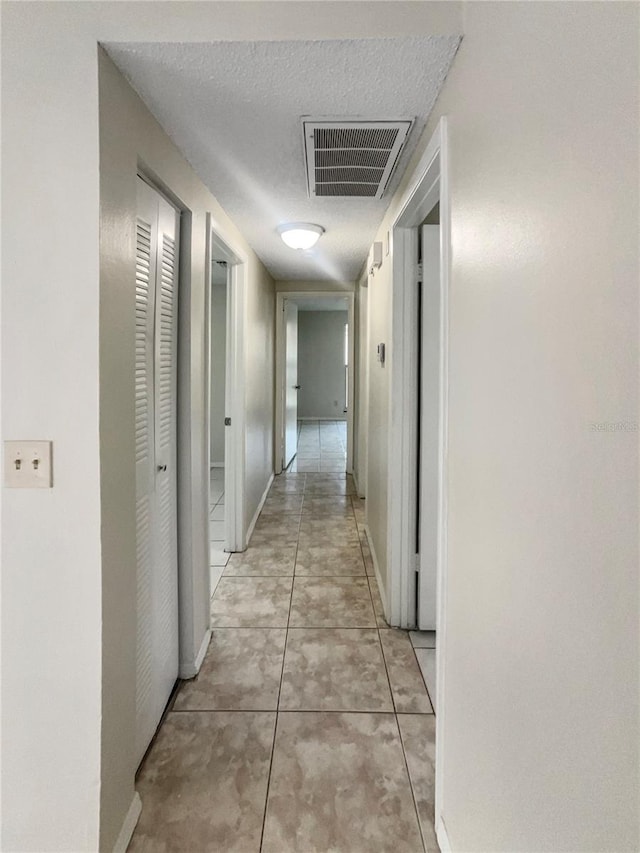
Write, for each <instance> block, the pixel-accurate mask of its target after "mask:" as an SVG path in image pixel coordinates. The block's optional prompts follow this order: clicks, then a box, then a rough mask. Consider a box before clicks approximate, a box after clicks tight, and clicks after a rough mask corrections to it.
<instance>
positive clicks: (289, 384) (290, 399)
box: [283, 299, 300, 468]
mask: <svg viewBox="0 0 640 853" xmlns="http://www.w3.org/2000/svg"><path fill="white" fill-rule="evenodd" d="M284 336H285V366H284V466H283V467H285V468H286V467H287V465H289V463H290V462H291V460H292V459H293V457H294V456H295V455H296V453H297V452H298V389H299V388H300V386H299V385H298V306H297V305H296V304H295V302H291V301H290V300H289V299H287V300H285V303H284Z"/></svg>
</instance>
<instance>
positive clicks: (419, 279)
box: [416, 261, 422, 284]
mask: <svg viewBox="0 0 640 853" xmlns="http://www.w3.org/2000/svg"><path fill="white" fill-rule="evenodd" d="M416 280H417V282H418V284H422V261H419V262H418V266H417V267H416Z"/></svg>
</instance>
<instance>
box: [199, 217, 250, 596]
mask: <svg viewBox="0 0 640 853" xmlns="http://www.w3.org/2000/svg"><path fill="white" fill-rule="evenodd" d="M210 234H211V240H210V247H209V258H210V261H209V286H208V292H207V316H208V323H207V335H208V337H207V341H206V352H207V371H206V372H207V410H206V413H205V420H206V423H207V436H208V441H207V450H206V466H207V471H208V476H207V478H206V482H207V487H208V496H207V497H208V500H207V512H208V515H209V520H208V535H209V581H210V590H209V592H210V595H213V593H214V591H215V588H216V586H217V585H218V582H219V580H220V577H221V576H222V573H223V572H224V569H225V566H226V564H227V562H228V560H229V555H230V554H231V553H232V552H234V551H243V550H244V549H245V547H246V533H245V522H244V466H245V457H244V422H245V415H244V360H243V345H242V339H243V337H242V336H243V328H244V327H243V324H242V316H243V313H242V305H243V299H244V269H245V263H244V259H243V257H242V256H241V255H240V254H239V253H237V252H236V251H235V250H234V249H233V248H232V247H231V246H229V245H228V244H227V243H226V242H224V241H223V240H222V238H221V237H220V236H219V235H218V233H217V232H216V231H215V229H213V228H212V229H211V230H210Z"/></svg>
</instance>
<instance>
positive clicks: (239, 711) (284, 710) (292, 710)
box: [167, 629, 435, 717]
mask: <svg viewBox="0 0 640 853" xmlns="http://www.w3.org/2000/svg"><path fill="white" fill-rule="evenodd" d="M293 630H295V629H293ZM169 714H387V715H388V716H390V717H435V714H427V713H425V712H424V711H394V710H393V709H389V710H386V711H385V710H384V709H382V710H381V709H380V708H360V709H354V708H281V709H280V710H276V709H275V708H169V707H167V715H169Z"/></svg>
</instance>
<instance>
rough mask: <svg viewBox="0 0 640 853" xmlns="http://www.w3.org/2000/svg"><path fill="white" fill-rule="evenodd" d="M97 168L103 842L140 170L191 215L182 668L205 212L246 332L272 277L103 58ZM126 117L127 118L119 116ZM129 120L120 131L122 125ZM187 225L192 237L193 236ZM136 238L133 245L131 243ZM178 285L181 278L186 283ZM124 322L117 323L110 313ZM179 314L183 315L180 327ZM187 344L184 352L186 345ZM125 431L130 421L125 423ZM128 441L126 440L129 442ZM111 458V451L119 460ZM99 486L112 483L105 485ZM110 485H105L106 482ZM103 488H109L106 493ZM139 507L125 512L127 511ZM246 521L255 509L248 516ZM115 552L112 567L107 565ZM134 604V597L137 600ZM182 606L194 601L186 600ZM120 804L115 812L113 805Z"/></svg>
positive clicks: (200, 581) (192, 638)
mask: <svg viewBox="0 0 640 853" xmlns="http://www.w3.org/2000/svg"><path fill="white" fill-rule="evenodd" d="M100 96H101V97H100V107H101V111H100V120H101V137H100V171H101V207H102V220H103V227H102V241H101V254H102V264H101V277H102V282H101V292H102V296H101V306H102V322H101V363H100V367H101V403H102V404H101V435H102V436H103V445H102V449H101V459H102V465H103V502H102V519H103V523H102V532H103V537H102V547H103V596H104V599H103V664H104V672H103V709H104V719H103V738H102V756H103V759H102V760H103V773H102V792H101V793H102V811H103V820H102V825H101V834H102V838H103V839H105V838H113V837H114V836H115V833H116V832H117V830H118V829H119V827H118V825H117V821H114V823H113V825H110V823H109V821H108V816H109V815H111V814H114V815H116V814H118V812H119V811H121V810H122V809H124V807H125V806H126V805H127V803H126V796H127V792H129V793H131V786H132V783H133V774H134V772H135V767H133V766H132V765H131V753H130V752H129V750H128V749H127V736H128V735H130V733H131V732H132V724H133V715H132V708H131V707H129V702H130V699H131V698H132V695H133V685H134V683H135V672H132V671H131V669H130V667H131V664H132V662H133V658H132V654H133V651H134V649H135V640H134V637H135V633H134V632H135V612H133V608H132V606H128V607H123V605H122V600H123V598H124V597H125V596H126V595H127V594H128V593H131V592H133V591H134V589H135V586H133V587H132V583H133V582H134V579H135V535H134V537H133V539H127V538H126V537H124V536H123V531H127V530H128V527H129V526H130V525H131V521H129V522H125V520H124V514H125V512H127V511H129V510H131V507H130V506H128V504H127V502H126V501H123V500H122V492H123V489H124V488H126V489H127V496H128V497H129V499H130V498H131V496H132V495H134V487H135V469H134V466H133V465H132V464H131V458H132V457H131V456H130V455H129V454H130V452H131V451H132V442H133V437H134V430H133V423H132V422H128V420H127V418H128V417H130V416H131V412H130V408H131V405H132V402H133V395H132V391H131V388H130V387H129V386H130V385H132V382H133V336H132V334H133V332H132V328H133V327H132V323H133V302H132V300H133V288H132V283H133V282H134V280H135V279H134V273H133V270H134V266H133V264H134V256H133V255H132V254H131V246H132V241H131V235H132V234H133V233H134V231H132V230H130V229H131V228H132V223H133V221H134V215H135V174H136V166H137V165H138V164H142V166H143V168H144V169H145V171H147V172H148V173H149V174H151V175H153V176H154V178H155V179H156V181H157V182H158V183H159V184H160V185H161V186H163V187H165V188H166V189H167V191H170V192H171V193H173V195H174V197H175V199H176V201H178V202H179V204H180V206H181V207H182V208H184V209H187V210H188V211H190V215H189V216H187V217H184V216H183V223H184V224H183V227H186V228H187V234H186V235H185V237H186V246H185V245H184V244H183V262H182V263H183V264H184V263H185V262H186V264H187V266H186V268H184V269H185V275H184V276H183V279H182V280H183V281H184V279H185V277H186V279H187V282H188V287H187V288H184V289H182V290H181V292H180V295H179V306H178V313H179V316H180V317H181V322H182V325H181V333H183V337H182V344H181V346H182V347H183V354H182V358H183V362H184V360H185V359H186V361H187V366H186V377H185V375H184V374H183V373H182V372H181V379H182V380H183V381H182V386H181V388H180V389H179V394H180V395H181V396H182V397H183V399H184V398H185V397H186V398H187V399H188V401H189V403H188V410H187V411H188V413H189V414H190V422H189V421H188V420H187V421H186V422H184V421H183V422H182V423H181V424H180V426H179V440H178V444H179V453H180V454H182V457H183V460H184V459H185V456H186V457H187V458H186V464H187V470H186V475H183V476H182V477H181V479H180V494H179V499H180V516H181V523H182V524H183V525H184V517H185V516H186V517H187V519H188V526H186V527H185V526H182V527H181V528H180V533H181V535H182V539H181V542H180V578H181V588H180V601H181V613H180V617H181V622H180V666H181V672H188V673H192V672H193V671H194V661H195V659H196V657H197V655H198V652H199V650H200V648H201V645H202V642H203V638H204V637H205V634H206V631H207V629H208V627H209V581H208V579H209V564H208V474H207V470H206V458H207V457H206V445H207V442H208V441H209V436H207V434H206V432H205V429H204V424H205V417H204V412H205V407H206V400H207V395H206V363H207V353H206V351H205V349H204V347H205V341H206V335H205V329H204V323H205V317H206V312H205V310H204V307H205V300H206V287H207V286H208V271H207V270H206V268H205V251H206V237H207V234H206V213H207V211H211V212H212V214H213V215H214V218H215V221H216V227H217V230H218V233H219V234H220V236H221V238H222V239H225V240H227V241H228V242H229V243H231V244H233V245H235V246H237V247H239V249H240V250H241V251H243V252H244V254H245V255H246V259H247V271H248V272H247V283H246V291H247V292H246V300H247V301H248V302H249V303H250V304H252V303H253V302H255V301H256V300H259V303H258V304H259V305H260V309H259V311H257V312H256V311H253V312H251V313H250V312H247V314H248V320H247V322H249V319H250V322H251V326H250V328H249V329H248V330H247V334H248V335H249V338H250V339H251V336H253V337H258V336H260V335H262V337H264V338H266V339H267V340H268V339H270V338H271V339H272V337H273V330H272V326H273V298H274V297H273V283H272V281H271V280H270V279H269V277H268V276H267V274H266V272H265V271H264V268H263V267H262V266H261V264H260V262H259V261H258V260H257V258H256V257H255V255H253V253H252V252H251V250H250V249H249V247H248V246H247V245H246V243H244V241H243V239H242V237H241V235H240V234H239V233H238V232H237V230H236V229H235V228H234V226H233V225H232V224H231V222H229V220H228V219H227V217H226V216H225V214H224V212H223V211H222V210H221V209H220V207H219V205H218V204H217V202H216V201H215V199H214V198H213V196H211V194H210V193H209V192H208V191H207V190H206V188H205V187H204V186H203V185H202V184H201V182H200V181H199V180H198V178H197V176H196V175H195V173H194V172H193V171H192V170H191V168H190V167H189V166H188V164H187V163H186V161H185V160H184V159H183V158H182V156H181V155H180V154H179V152H178V151H177V149H175V148H174V146H173V145H172V143H171V142H170V141H169V139H168V138H167V137H166V135H165V134H164V133H163V131H162V130H161V128H160V127H159V125H158V124H157V123H156V122H155V120H154V119H153V117H152V116H151V114H150V113H149V112H148V111H147V110H146V108H145V107H144V105H143V104H142V103H141V101H140V100H139V98H138V97H137V96H136V94H135V93H134V92H133V90H132V89H131V88H130V87H129V85H128V84H127V83H126V81H125V80H124V78H123V77H122V75H121V74H120V73H119V72H118V71H117V69H116V68H115V66H114V65H113V63H112V62H111V61H110V60H109V58H108V57H107V56H106V55H105V54H101V56H100ZM125 117H126V120H125ZM123 122H124V126H126V127H127V133H126V134H125V133H123V132H122V127H123ZM189 223H190V234H189V233H188V232H189ZM130 244H131V245H130ZM181 286H182V285H181ZM116 317H118V318H119V320H118V322H117V323H116V322H115V318H116ZM185 320H186V323H185ZM185 345H186V348H185ZM246 369H247V374H248V384H249V385H251V384H252V383H254V382H259V383H260V384H262V385H266V386H267V387H270V386H271V385H272V384H273V358H271V359H270V358H269V353H268V352H267V353H263V354H262V357H261V358H260V359H257V358H256V356H255V354H253V353H251V355H250V356H249V357H248V359H247V367H246ZM272 411H273V403H272V400H270V398H269V396H268V395H267V396H266V397H264V396H263V398H262V399H261V400H260V404H259V409H257V410H256V409H255V408H254V409H252V410H251V411H250V413H249V414H248V416H247V446H248V445H249V437H251V439H252V440H255V435H256V434H259V435H260V436H261V438H262V441H263V443H264V445H265V446H266V447H270V446H271V444H272V440H273V435H272V427H271V422H272ZM127 427H128V428H127ZM130 445H131V446H130ZM116 456H117V459H116V458H115V457H116ZM271 470H272V463H271V457H270V455H269V453H265V454H262V455H261V457H260V460H259V462H257V463H256V464H253V465H252V464H249V465H247V468H246V482H245V489H246V493H247V507H248V512H250V513H253V512H255V508H256V506H257V501H256V499H255V496H254V493H255V492H259V493H260V494H261V493H262V491H263V490H264V488H265V486H266V483H267V481H268V478H269V475H270V473H271ZM105 483H106V484H107V485H106V486H105ZM111 484H112V485H111ZM107 488H108V489H109V490H108V491H107ZM134 516H135V513H133V511H132V510H131V519H132V520H133V519H134ZM249 518H251V515H249ZM116 553H117V556H118V563H117V568H116V567H115V566H112V565H111V559H112V556H114V555H115V554H116ZM132 598H133V601H135V595H133V596H132ZM187 602H189V606H188V607H187V606H186V603H187ZM116 803H117V804H118V805H119V807H120V808H119V809H114V808H113V806H114V805H115V804H116Z"/></svg>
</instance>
